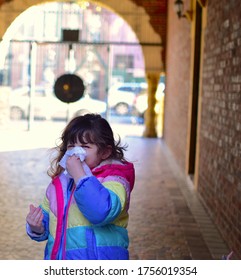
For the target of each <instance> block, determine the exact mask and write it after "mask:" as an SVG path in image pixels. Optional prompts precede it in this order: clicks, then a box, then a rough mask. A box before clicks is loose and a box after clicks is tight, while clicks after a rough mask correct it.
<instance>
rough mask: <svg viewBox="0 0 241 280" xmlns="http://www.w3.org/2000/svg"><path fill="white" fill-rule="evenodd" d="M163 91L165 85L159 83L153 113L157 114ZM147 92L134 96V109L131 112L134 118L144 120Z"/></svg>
mask: <svg viewBox="0 0 241 280" xmlns="http://www.w3.org/2000/svg"><path fill="white" fill-rule="evenodd" d="M164 90H165V84H163V83H160V84H159V85H158V87H157V91H156V101H157V102H156V106H155V112H156V113H158V112H159V109H160V108H159V106H160V102H161V101H162V99H163V97H164ZM147 97H148V96H147V92H144V93H141V94H139V95H137V96H136V98H135V101H134V108H133V112H134V114H135V115H136V116H138V117H142V118H144V114H145V112H146V110H147V107H148V98H147Z"/></svg>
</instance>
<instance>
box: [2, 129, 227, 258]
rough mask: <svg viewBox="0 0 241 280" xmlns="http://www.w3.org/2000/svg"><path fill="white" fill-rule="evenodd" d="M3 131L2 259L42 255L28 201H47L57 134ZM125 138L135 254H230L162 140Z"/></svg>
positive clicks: (146, 255)
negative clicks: (32, 235) (132, 175)
mask: <svg viewBox="0 0 241 280" xmlns="http://www.w3.org/2000/svg"><path fill="white" fill-rule="evenodd" d="M58 129H60V127H59V128H58ZM58 129H56V131H55V132H56V134H55V135H57V132H59V131H58ZM117 130H118V131H119V132H120V129H119V128H117ZM36 131H37V130H36ZM0 133H1V140H0V141H1V145H0V174H1V181H0V193H1V197H0V210H1V211H0V259H6V260H7V259H12V260H14V259H17V260H19V259H42V257H43V250H44V244H42V243H35V242H33V241H31V240H30V239H29V238H28V237H27V236H26V234H25V217H26V214H27V212H28V205H29V204H30V203H34V204H38V203H39V202H40V201H41V197H42V196H43V194H44V191H45V189H46V186H47V184H48V182H49V178H48V176H47V175H46V169H47V166H48V164H49V156H50V154H51V153H50V150H49V147H50V146H52V145H54V142H55V139H56V138H54V137H53V130H51V128H48V129H47V130H45V131H42V132H41V135H39V136H38V137H37V136H36V135H37V134H36V133H34V130H33V132H32V133H29V132H25V133H24V132H20V131H19V132H16V130H15V131H14V132H9V133H8V134H6V133H4V131H1V132H0ZM122 136H123V135H122ZM46 139H47V140H46ZM50 139H51V141H50ZM124 141H125V142H127V143H128V145H129V151H128V153H127V157H128V158H129V159H130V160H131V161H133V162H134V164H135V166H136V184H135V188H134V190H133V193H132V199H131V206H130V223H129V235H130V258H131V259H134V260H136V259H140V260H150V259H162V260H183V259H206V260H210V259H221V256H222V255H223V254H227V253H228V252H229V249H228V248H227V247H226V245H225V244H224V242H223V240H222V238H221V237H220V235H219V232H218V231H217V229H216V228H215V226H214V224H213V223H212V221H211V220H210V218H209V216H208V215H207V213H206V211H205V209H204V208H203V206H202V204H201V202H200V200H199V198H198V196H197V194H196V192H195V190H194V189H193V188H192V186H191V184H189V183H187V182H186V179H185V178H183V176H182V175H181V174H180V172H179V170H178V168H177V166H176V164H175V162H174V161H173V159H172V157H171V155H170V154H169V152H168V149H167V148H166V147H165V144H164V143H163V142H162V140H161V139H143V138H141V137H138V135H132V136H127V137H125V138H124ZM14 147H16V148H14ZM20 148H21V149H20Z"/></svg>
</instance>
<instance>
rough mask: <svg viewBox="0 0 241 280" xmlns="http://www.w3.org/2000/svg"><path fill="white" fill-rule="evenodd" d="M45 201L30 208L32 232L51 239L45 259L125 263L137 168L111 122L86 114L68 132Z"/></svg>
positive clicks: (34, 236) (41, 238)
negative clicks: (122, 261)
mask: <svg viewBox="0 0 241 280" xmlns="http://www.w3.org/2000/svg"><path fill="white" fill-rule="evenodd" d="M61 140H62V143H61V144H60V146H59V147H58V155H57V157H56V158H55V159H54V161H53V162H52V165H51V168H50V169H49V170H48V174H49V175H50V176H51V178H52V182H51V183H50V184H49V186H48V188H47V190H46V195H45V198H44V200H43V203H42V204H41V205H40V206H39V207H34V206H33V205H30V211H29V213H28V215H27V218H26V221H27V226H26V228H27V234H28V235H29V236H30V238H32V239H33V240H36V241H44V240H47V244H46V248H45V254H44V258H45V259H79V260H105V259H112V260H125V259H128V258H129V253H128V243H129V240H128V232H127V229H126V228H127V224H128V208H129V201H130V193H131V191H132V189H133V186H134V179H135V174H134V166H133V164H132V163H130V162H127V161H126V160H125V158H124V151H125V147H123V146H121V145H120V141H119V142H116V141H115V140H114V136H113V132H112V129H111V127H110V125H109V123H108V122H107V121H106V120H105V119H104V118H102V117H101V116H100V115H95V114H86V115H84V116H80V117H76V118H74V119H73V120H71V121H70V123H69V124H68V125H67V126H66V128H65V130H64V131H63V133H62V137H61Z"/></svg>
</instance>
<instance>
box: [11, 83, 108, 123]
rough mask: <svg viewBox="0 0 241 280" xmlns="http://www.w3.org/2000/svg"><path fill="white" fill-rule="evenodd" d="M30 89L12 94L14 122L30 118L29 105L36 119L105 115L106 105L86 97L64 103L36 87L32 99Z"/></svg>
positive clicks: (51, 92)
mask: <svg viewBox="0 0 241 280" xmlns="http://www.w3.org/2000/svg"><path fill="white" fill-rule="evenodd" d="M29 92H30V90H29V87H21V88H18V89H15V90H13V91H12V92H11V94H10V98H9V106H10V118H11V119H12V120H20V119H26V118H27V117H28V116H29V105H30V104H31V105H32V107H33V108H34V109H33V114H34V118H36V119H67V118H72V117H74V116H78V115H81V114H84V113H86V112H91V113H99V114H104V113H105V112H106V103H105V102H104V101H100V100H97V99H93V98H91V97H89V96H88V95H85V96H84V97H82V98H81V99H80V100H78V101H76V102H74V103H69V104H67V103H64V102H62V101H60V100H59V99H58V98H57V97H56V96H55V95H54V93H53V91H52V89H51V90H47V89H45V88H43V87H40V86H36V88H35V94H34V96H33V98H32V99H30V94H29Z"/></svg>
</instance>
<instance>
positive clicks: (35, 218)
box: [26, 204, 44, 234]
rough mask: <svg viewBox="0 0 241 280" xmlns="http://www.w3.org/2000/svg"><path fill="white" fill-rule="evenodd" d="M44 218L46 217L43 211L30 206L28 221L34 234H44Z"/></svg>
mask: <svg viewBox="0 0 241 280" xmlns="http://www.w3.org/2000/svg"><path fill="white" fill-rule="evenodd" d="M43 218H44V215H43V212H42V209H41V208H40V207H34V206H33V205H32V204H30V206H29V213H28V215H27V218H26V221H27V223H28V224H29V226H30V228H31V230H32V231H33V232H35V233H37V234H42V233H43V232H44V226H43V224H42V221H43Z"/></svg>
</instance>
